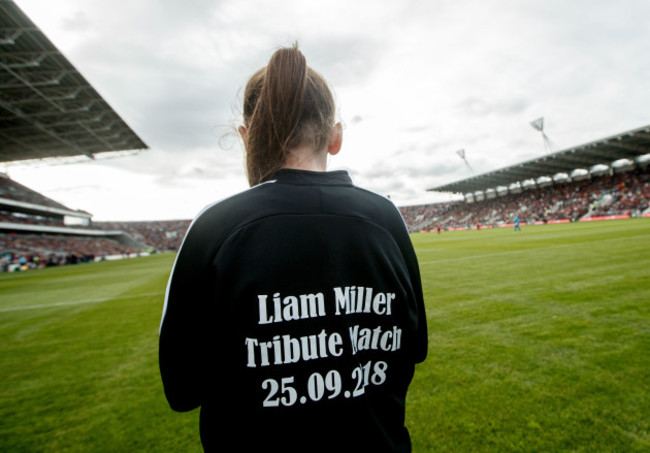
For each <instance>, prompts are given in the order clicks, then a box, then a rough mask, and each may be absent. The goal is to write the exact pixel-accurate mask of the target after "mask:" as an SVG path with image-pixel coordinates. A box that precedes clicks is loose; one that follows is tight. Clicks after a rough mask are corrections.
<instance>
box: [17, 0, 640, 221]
mask: <svg viewBox="0 0 650 453" xmlns="http://www.w3.org/2000/svg"><path fill="white" fill-rule="evenodd" d="M15 1H16V3H17V4H18V6H19V7H20V8H21V9H22V10H23V11H24V12H25V13H26V14H27V15H28V16H29V17H30V18H31V19H32V21H33V22H35V24H36V25H37V26H38V27H40V28H41V30H42V31H43V32H44V33H45V34H46V36H47V37H48V38H49V39H50V40H51V41H52V42H53V43H54V45H55V46H57V47H58V48H59V50H61V52H63V54H64V55H65V56H66V57H67V58H68V59H69V60H70V62H71V63H72V64H73V65H74V66H75V67H76V68H77V69H78V70H79V72H80V73H81V74H82V75H83V76H84V77H85V78H86V79H87V80H88V81H89V82H90V84H91V85H93V87H94V88H95V89H96V90H97V91H98V92H99V93H100V95H102V96H103V97H104V98H105V99H106V101H107V102H108V103H109V104H110V105H111V106H112V107H113V108H114V109H115V110H116V112H117V113H118V114H119V115H120V116H121V117H122V118H123V119H124V120H125V121H126V122H127V124H129V126H130V127H131V128H132V129H133V130H134V131H135V132H136V133H137V134H138V135H139V136H140V137H141V138H142V139H143V140H144V142H145V143H147V145H148V146H149V147H150V149H149V150H148V151H145V152H142V153H139V154H137V155H134V156H126V157H120V158H113V159H101V160H100V159H98V160H96V161H92V162H89V163H83V164H66V165H56V166H49V165H48V166H44V165H41V166H30V167H27V168H24V167H21V166H17V165H11V166H9V167H7V168H5V170H6V171H7V172H8V173H9V175H10V176H11V177H12V178H13V179H15V180H16V181H18V182H20V183H22V184H24V185H27V186H28V187H31V188H34V189H36V190H38V191H40V192H42V193H44V194H45V195H47V196H49V197H51V198H53V199H55V200H57V201H59V202H61V203H63V204H65V205H66V206H69V207H70V208H73V209H83V210H86V211H89V212H91V213H92V214H94V220H157V219H189V218H192V217H194V216H195V215H196V214H197V213H198V212H199V211H200V210H201V209H202V208H203V207H204V206H205V205H207V204H209V203H211V202H213V201H216V200H219V199H222V198H225V197H227V196H229V195H232V194H234V193H236V192H239V191H241V190H245V189H246V188H247V181H246V177H245V171H244V165H243V149H242V145H241V143H240V142H239V140H238V139H237V137H236V135H235V134H234V131H235V128H236V126H237V125H238V124H240V121H241V120H240V110H241V109H240V100H241V92H242V90H243V87H244V85H245V83H246V81H247V80H248V77H249V76H250V75H251V74H252V73H253V72H254V71H255V70H257V69H258V68H260V67H262V66H264V65H265V64H266V63H267V61H268V59H269V57H270V55H271V54H272V53H273V51H274V50H275V49H276V48H278V47H280V46H285V45H290V44H291V43H293V42H294V41H297V42H298V43H299V44H300V47H301V49H302V51H303V53H304V54H305V56H306V57H307V62H308V64H309V65H310V66H311V67H313V68H314V69H316V70H317V71H319V72H320V73H321V74H323V75H324V76H325V78H326V79H327V80H328V82H329V83H330V85H331V86H332V88H333V91H334V93H335V96H336V99H337V103H338V108H339V117H340V120H341V121H342V122H343V124H344V128H345V129H344V142H343V148H342V151H341V153H340V154H339V155H338V156H335V157H333V158H331V159H330V164H329V169H332V170H335V169H346V170H348V171H349V172H350V174H351V176H352V178H353V180H354V181H355V183H356V184H357V185H360V186H362V187H366V188H368V189H371V190H373V191H375V192H378V193H381V194H384V195H388V196H390V197H391V198H392V199H393V201H395V203H396V204H398V205H411V204H420V203H428V202H435V201H441V200H447V199H448V197H443V196H441V195H439V194H434V193H431V192H427V191H426V189H427V188H429V187H432V186H436V185H440V184H445V183H449V182H453V181H456V180H459V179H462V178H465V177H467V176H468V175H469V173H468V169H467V167H466V166H465V163H464V162H463V161H462V160H461V158H460V157H459V156H458V154H457V151H458V150H460V149H464V150H465V153H466V157H467V160H468V162H469V163H470V165H471V167H472V169H473V170H474V172H475V173H476V174H479V173H484V172H487V171H491V170H494V169H497V168H500V167H504V166H507V165H511V164H514V163H516V162H518V161H522V160H527V159H531V158H534V157H537V156H539V155H542V154H544V153H545V152H546V150H545V148H544V142H543V140H542V136H541V134H540V133H539V132H538V131H536V130H534V129H533V128H532V127H531V126H530V124H529V123H530V122H531V121H532V120H535V119H537V118H539V117H544V118H545V132H546V134H547V135H548V136H549V137H550V139H551V140H552V141H553V143H554V144H555V145H556V146H557V149H558V150H561V149H565V148H568V147H572V146H576V145H580V144H583V143H586V142H590V141H593V140H596V139H600V138H604V137H607V136H610V135H614V134H617V133H619V132H623V131H627V130H631V129H635V128H638V127H641V126H646V125H648V124H650V57H649V55H650V20H649V19H648V18H649V17H650V2H649V1H647V0H617V1H611V0H571V1H567V0H543V1H540V0H532V1H529V0H516V1H506V0H503V1H497V0H479V1H465V0H427V1H425V0H421V1H415V0H412V1H409V0H400V1H397V0H395V1H383V0H355V1H351V0H327V1H309V0H284V1H281V2H279V1H277V0H275V1H264V0H183V1H181V0H128V1H127V0H15Z"/></svg>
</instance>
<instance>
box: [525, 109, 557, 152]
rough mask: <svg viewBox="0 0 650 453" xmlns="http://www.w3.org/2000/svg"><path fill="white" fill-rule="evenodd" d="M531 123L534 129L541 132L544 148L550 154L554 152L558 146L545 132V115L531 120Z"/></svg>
mask: <svg viewBox="0 0 650 453" xmlns="http://www.w3.org/2000/svg"><path fill="white" fill-rule="evenodd" d="M530 125H531V126H532V127H533V129H536V130H538V131H540V132H541V134H542V139H543V140H544V149H546V152H547V153H549V154H551V153H554V152H555V151H556V150H557V149H556V148H557V147H556V146H555V144H554V143H553V142H552V141H551V139H550V138H548V135H546V133H545V132H544V117H543V116H542V117H541V118H537V119H536V120H533V121H531V122H530Z"/></svg>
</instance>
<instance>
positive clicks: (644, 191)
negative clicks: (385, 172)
mask: <svg viewBox="0 0 650 453" xmlns="http://www.w3.org/2000/svg"><path fill="white" fill-rule="evenodd" d="M649 208H650V171H649V166H647V165H646V166H644V167H639V168H636V169H635V170H633V171H629V172H621V173H614V174H611V175H610V174H606V175H600V176H593V177H592V178H590V179H585V180H580V181H571V182H564V183H555V184H553V185H550V186H547V187H542V188H533V189H526V190H524V191H522V192H521V193H512V194H508V195H504V196H499V197H495V198H492V199H487V200H482V201H477V202H474V203H465V202H448V203H434V204H428V205H418V206H408V207H402V208H400V210H401V212H402V215H403V216H404V219H405V221H406V223H407V225H408V226H409V230H410V231H430V230H434V229H437V228H438V227H440V228H442V229H456V228H471V227H476V226H477V225H479V226H481V227H489V226H499V225H504V224H509V223H510V222H512V220H513V218H514V216H516V215H518V216H519V219H520V221H521V222H522V223H536V222H549V221H577V220H580V219H581V218H583V217H586V216H616V215H624V216H635V215H641V214H642V213H643V212H646V211H647V210H648V209H649Z"/></svg>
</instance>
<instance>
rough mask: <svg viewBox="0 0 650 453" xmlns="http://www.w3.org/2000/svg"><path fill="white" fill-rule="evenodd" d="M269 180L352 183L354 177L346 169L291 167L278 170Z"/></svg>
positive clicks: (308, 182) (332, 183) (290, 182)
mask: <svg viewBox="0 0 650 453" xmlns="http://www.w3.org/2000/svg"><path fill="white" fill-rule="evenodd" d="M269 182H279V183H287V184H320V185H344V186H351V185H352V179H351V178H350V175H349V174H348V172H347V171H345V170H337V171H307V170H294V169H291V168H283V169H281V170H278V171H277V172H276V173H275V175H273V178H271V181H269Z"/></svg>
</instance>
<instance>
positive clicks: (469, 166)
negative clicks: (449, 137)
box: [456, 149, 474, 176]
mask: <svg viewBox="0 0 650 453" xmlns="http://www.w3.org/2000/svg"><path fill="white" fill-rule="evenodd" d="M456 154H458V155H459V156H460V158H461V159H463V162H465V168H467V172H468V173H469V174H470V176H474V170H473V169H472V166H471V165H470V164H469V162H468V161H467V158H466V157H465V150H464V149H459V150H458V151H456Z"/></svg>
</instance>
